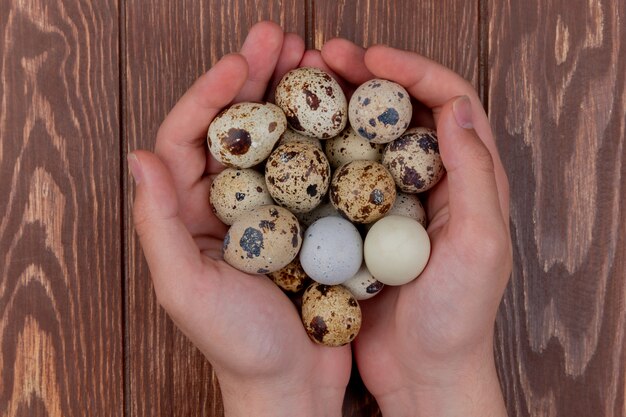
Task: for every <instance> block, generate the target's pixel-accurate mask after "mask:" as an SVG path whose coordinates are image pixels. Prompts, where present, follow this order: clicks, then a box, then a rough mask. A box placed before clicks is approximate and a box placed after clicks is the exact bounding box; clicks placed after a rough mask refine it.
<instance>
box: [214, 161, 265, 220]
mask: <svg viewBox="0 0 626 417" xmlns="http://www.w3.org/2000/svg"><path fill="white" fill-rule="evenodd" d="M209 200H210V202H211V207H212V208H213V212H214V213H215V215H216V216H217V218H218V219H220V220H221V221H222V222H224V223H225V224H228V225H231V224H233V223H234V222H235V220H237V218H239V217H240V216H241V215H242V214H244V213H247V212H249V211H250V210H252V209H255V208H257V207H260V206H266V205H268V204H274V200H272V196H270V192H269V191H268V190H267V186H266V185H265V177H264V176H263V174H261V173H259V172H257V171H255V170H253V169H249V168H247V169H238V168H226V169H225V170H224V171H222V172H220V173H219V175H218V176H217V177H215V178H214V179H213V182H212V183H211V194H210V196H209Z"/></svg>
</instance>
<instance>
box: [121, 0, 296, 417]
mask: <svg viewBox="0 0 626 417" xmlns="http://www.w3.org/2000/svg"><path fill="white" fill-rule="evenodd" d="M125 14H126V21H127V24H126V37H125V40H124V42H125V44H126V51H125V59H126V63H125V74H126V82H125V98H124V101H125V103H126V104H125V113H124V114H125V120H126V121H127V122H126V129H125V147H126V149H129V150H134V149H139V148H142V149H152V148H153V146H154V136H155V134H156V131H157V129H158V127H159V125H160V123H161V121H162V120H163V118H164V117H165V115H166V114H167V112H168V111H169V109H170V108H171V107H172V106H173V105H174V103H175V102H176V101H177V100H178V98H179V97H180V96H181V95H182V94H183V93H184V92H185V90H186V89H187V88H188V87H189V86H190V85H191V83H192V82H193V81H194V80H195V79H196V78H197V77H198V76H199V75H200V74H202V73H203V72H204V71H206V70H207V69H208V68H209V67H210V66H211V64H213V63H215V62H216V61H217V60H218V59H219V58H220V57H221V56H222V55H224V54H226V53H229V52H233V51H237V50H238V49H239V47H240V46H241V44H242V43H243V40H244V39H245V36H246V34H247V31H248V28H249V27H250V26H252V25H253V24H254V23H256V22H258V21H260V20H263V19H269V20H273V21H275V22H277V23H279V24H281V25H282V26H283V27H284V28H285V29H286V30H287V31H292V32H297V33H300V35H301V36H304V27H305V25H304V7H303V3H301V2H299V1H297V0H288V1H282V2H274V1H268V0H238V1H229V2H218V1H212V2H198V1H191V0H184V1H180V0H177V1H173V0H172V1H168V0H159V1H157V2H152V3H151V5H150V7H149V8H146V6H145V3H144V2H142V1H139V0H129V1H128V2H127V3H126V10H125ZM125 184H126V187H127V188H128V187H129V183H128V179H126V181H125ZM127 207H128V208H127V213H130V203H129V204H128V205H127ZM126 230H127V231H129V232H128V239H127V242H126V245H127V253H128V260H127V268H128V269H127V303H128V312H127V318H128V323H127V324H128V358H129V361H130V366H129V373H130V375H129V386H128V405H129V411H130V414H131V415H133V416H154V415H167V416H196V415H197V416H201V415H202V416H220V415H223V409H222V403H221V396H220V393H219V389H218V386H217V380H216V379H215V376H214V374H213V373H212V371H211V367H210V365H209V363H208V362H207V361H206V360H205V359H204V357H203V356H202V355H201V354H200V352H199V351H197V350H196V348H195V347H193V345H192V344H191V343H189V342H188V341H187V339H186V338H185V337H184V336H183V335H182V334H181V333H179V332H178V331H177V330H176V328H175V327H174V325H173V324H172V322H171V321H170V320H169V319H168V318H167V316H166V314H165V313H164V312H163V311H162V309H160V308H159V307H158V305H157V303H156V300H155V298H154V293H153V290H152V287H151V284H150V277H149V272H148V269H147V267H146V265H145V263H144V260H143V257H142V254H141V251H140V248H139V246H138V243H137V241H136V239H135V236H134V234H133V233H132V227H131V219H130V217H128V216H127V218H126Z"/></svg>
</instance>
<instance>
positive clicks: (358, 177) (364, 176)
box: [329, 161, 396, 223]
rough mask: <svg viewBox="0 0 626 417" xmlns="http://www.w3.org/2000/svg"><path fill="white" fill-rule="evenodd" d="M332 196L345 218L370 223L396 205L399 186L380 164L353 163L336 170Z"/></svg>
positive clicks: (331, 189)
mask: <svg viewBox="0 0 626 417" xmlns="http://www.w3.org/2000/svg"><path fill="white" fill-rule="evenodd" d="M329 194H330V201H331V202H332V203H333V206H335V207H336V208H337V210H339V212H340V213H341V214H342V215H343V216H344V217H346V218H348V219H349V220H351V221H353V222H356V223H371V222H373V221H376V220H378V219H380V218H381V217H383V216H384V215H385V213H387V212H388V211H389V209H391V207H392V206H393V203H394V202H395V200H396V185H395V184H394V182H393V177H392V176H391V174H390V173H389V172H388V171H387V170H386V169H385V167H384V166H382V165H381V164H379V163H378V162H374V161H352V162H348V163H347V164H345V165H342V166H341V167H340V168H339V169H337V171H335V174H334V175H333V179H332V182H331V184H330V193H329Z"/></svg>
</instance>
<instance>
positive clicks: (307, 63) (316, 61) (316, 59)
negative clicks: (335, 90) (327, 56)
mask: <svg viewBox="0 0 626 417" xmlns="http://www.w3.org/2000/svg"><path fill="white" fill-rule="evenodd" d="M300 66H301V67H313V68H319V69H321V70H323V71H326V72H327V73H328V74H330V75H331V76H332V77H333V78H334V79H335V81H337V82H338V83H339V85H340V86H341V89H342V90H343V91H344V92H346V93H349V92H350V91H351V88H350V86H348V85H347V84H346V82H345V80H344V79H343V78H341V77H340V76H339V75H338V74H337V73H335V71H333V70H332V69H331V68H330V67H329V66H328V65H327V64H326V62H325V61H324V59H322V54H321V53H320V51H318V50H316V49H309V50H308V51H306V52H305V53H304V56H303V57H302V61H300Z"/></svg>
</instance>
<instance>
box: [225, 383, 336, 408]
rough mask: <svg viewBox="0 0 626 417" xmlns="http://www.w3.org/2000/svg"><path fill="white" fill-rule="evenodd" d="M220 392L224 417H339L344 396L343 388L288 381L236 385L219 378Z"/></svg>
mask: <svg viewBox="0 0 626 417" xmlns="http://www.w3.org/2000/svg"><path fill="white" fill-rule="evenodd" d="M220 389H221V391H222V400H223V403H224V415H225V416H226V417H240V416H255V417H265V416H272V417H281V416H290V417H291V416H294V417H309V416H311V417H313V416H316V417H317V416H319V417H335V416H338V417H339V416H341V407H342V404H343V397H344V395H345V387H344V388H343V390H342V389H339V388H335V387H315V386H312V385H311V386H309V385H304V384H301V383H296V384H293V383H290V382H288V381H253V380H247V381H245V382H243V383H235V382H234V381H228V379H226V380H224V381H223V380H222V379H221V378H220Z"/></svg>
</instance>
